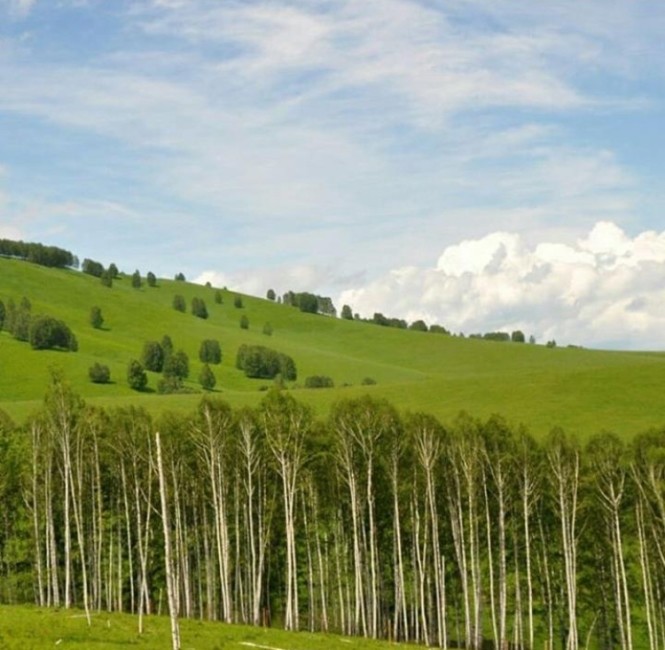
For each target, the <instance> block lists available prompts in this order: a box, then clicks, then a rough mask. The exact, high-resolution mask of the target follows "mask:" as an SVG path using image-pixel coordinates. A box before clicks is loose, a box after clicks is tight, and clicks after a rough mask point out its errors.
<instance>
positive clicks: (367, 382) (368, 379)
mask: <svg viewBox="0 0 665 650" xmlns="http://www.w3.org/2000/svg"><path fill="white" fill-rule="evenodd" d="M360 383H361V384H362V385H363V386H374V385H375V384H376V379H372V378H371V377H365V378H364V379H363V380H362V381H361V382H360Z"/></svg>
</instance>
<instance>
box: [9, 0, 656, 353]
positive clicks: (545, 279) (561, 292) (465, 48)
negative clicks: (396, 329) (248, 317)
mask: <svg viewBox="0 0 665 650" xmlns="http://www.w3.org/2000/svg"><path fill="white" fill-rule="evenodd" d="M663 33H665V8H663V6H662V4H661V3H659V2H656V1H650V2H640V1H639V0H638V1H613V2H608V0H599V1H592V0H590V1H587V2H584V3H580V2H572V1H566V0H562V1H560V2H556V3H525V2H521V1H519V0H513V1H502V0H484V1H482V2H480V1H479V0H460V1H459V2H454V3H443V2H434V1H426V0H421V1H418V0H362V1H359V0H337V1H327V0H306V1H304V0H303V1H293V2H286V1H281V0H266V1H263V2H261V1H252V0H242V1H233V0H223V1H222V0H134V1H132V2H129V1H123V0H49V1H48V2H47V1H46V0H0V236H5V237H14V238H23V239H26V240H36V241H43V242H47V243H52V244H56V245H61V246H64V247H67V248H70V249H71V250H73V251H74V252H76V253H77V254H78V255H80V256H81V257H84V256H87V257H92V258H94V259H98V260H100V261H102V262H104V263H110V262H115V263H116V264H118V266H119V267H120V268H121V269H125V270H127V271H133V270H134V269H135V268H139V269H140V270H142V271H143V272H147V271H148V270H152V271H153V272H155V273H157V274H158V275H166V276H172V275H173V274H174V273H175V272H176V271H182V272H184V273H185V274H186V275H187V277H188V278H189V279H198V280H199V281H205V280H207V279H209V280H211V281H213V282H214V283H216V284H220V285H228V286H230V287H235V288H237V289H239V290H245V291H249V292H250V293H256V294H259V295H263V294H264V293H265V291H266V290H267V289H268V288H269V287H272V288H274V289H275V290H276V291H278V292H279V293H282V292H284V291H286V290H288V289H296V290H303V289H307V290H313V291H317V292H321V293H325V294H327V295H331V296H332V297H333V299H334V300H335V302H336V304H337V305H338V307H341V302H342V301H344V302H350V303H351V304H352V307H353V309H354V310H355V311H358V312H360V313H362V314H364V315H371V314H372V313H373V311H383V312H384V313H387V314H389V315H394V316H401V317H404V318H407V319H415V318H421V317H422V318H425V319H427V320H428V321H429V322H439V323H442V324H444V325H446V326H448V327H450V328H451V329H453V330H455V331H460V330H461V331H465V332H467V333H469V332H472V331H484V330H487V329H493V328H511V327H519V328H522V329H525V330H526V331H527V332H532V333H533V334H534V335H535V336H536V337H537V338H538V339H539V340H545V339H546V338H558V339H560V340H562V341H563V342H573V343H583V344H585V345H602V346H610V347H634V348H640V347H662V346H663V345H665V298H663V295H662V293H663V292H662V291H661V289H660V287H663V286H665V283H663V281H665V270H664V268H665V232H664V231H665V221H664V219H663V205H664V203H665V197H664V190H663V184H662V178H663V176H664V174H663V172H664V171H665V135H664V134H665V128H663V125H664V124H665V120H664V117H665V115H664V111H663V106H664V99H665V96H664V95H665V93H664V88H665V84H664V81H665V41H664V39H663V38H662V34H663ZM543 251H544V252H543ZM553 251H554V252H553ZM645 251H646V252H645ZM553 255H554V257H552V256H553ZM468 256H472V257H473V259H472V260H469V257H468ZM451 259H455V260H458V261H457V262H456V265H455V266H454V268H453V267H451V265H450V263H449V262H450V260H451ZM483 260H485V263H483ZM467 262H468V264H467ZM533 278H538V281H537V282H535V284H534V280H533ZM571 291H572V293H571Z"/></svg>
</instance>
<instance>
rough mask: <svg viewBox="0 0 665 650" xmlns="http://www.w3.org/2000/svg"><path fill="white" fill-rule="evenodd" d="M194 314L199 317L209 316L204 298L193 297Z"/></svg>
mask: <svg viewBox="0 0 665 650" xmlns="http://www.w3.org/2000/svg"><path fill="white" fill-rule="evenodd" d="M192 314H194V316H196V317H197V318H208V308H207V307H206V304H205V302H204V300H203V299H202V298H192Z"/></svg>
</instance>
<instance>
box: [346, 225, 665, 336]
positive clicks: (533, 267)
mask: <svg viewBox="0 0 665 650" xmlns="http://www.w3.org/2000/svg"><path fill="white" fill-rule="evenodd" d="M663 286H665V231H663V232H660V233H658V232H653V231H648V232H643V233H640V234H638V235H637V236H635V237H629V236H628V235H627V234H626V233H625V232H623V230H621V229H620V228H619V227H618V226H616V225H615V224H614V223H611V222H599V223H597V224H596V225H595V226H594V227H593V229H592V230H591V231H590V232H589V233H588V234H587V236H585V237H583V238H580V239H579V240H578V241H577V242H575V243H572V244H567V243H560V242H540V243H538V244H536V245H535V246H527V245H526V244H525V243H524V241H523V240H522V238H521V237H520V236H518V235H515V234H510V233H504V232H498V233H492V234H489V235H487V236H485V237H483V238H480V239H477V240H467V241H463V242H462V243H460V244H456V245H453V246H449V247H447V248H446V249H445V250H444V251H443V252H442V254H441V256H440V257H439V260H438V263H437V265H436V266H434V267H431V268H414V267H411V268H408V269H404V268H402V269H396V270H393V271H391V272H389V273H387V274H386V275H384V276H382V277H380V278H378V279H376V280H374V281H372V282H369V283H366V284H364V285H360V286H356V287H353V288H349V289H347V290H345V291H343V292H342V293H341V295H340V297H339V303H340V305H341V304H350V305H351V306H352V308H353V310H354V311H359V312H360V313H361V314H364V315H366V316H371V315H372V313H374V312H377V311H378V312H382V313H384V314H386V315H390V316H399V317H402V318H406V319H408V320H415V319H417V318H424V319H425V320H427V321H429V322H430V323H434V322H437V323H440V324H443V325H445V326H446V327H448V328H449V329H452V330H453V331H463V332H465V333H466V334H470V333H474V332H485V331H490V330H497V329H500V330H506V331H510V330H512V329H518V328H519V329H522V330H523V331H525V332H526V333H528V334H531V333H533V334H534V335H536V336H537V337H538V338H539V339H540V340H541V341H542V340H544V339H545V338H547V339H549V338H555V339H558V340H559V341H560V342H564V343H576V344H583V345H591V346H612V347H616V346H625V347H632V348H645V347H654V348H662V347H664V346H665V293H664V292H663Z"/></svg>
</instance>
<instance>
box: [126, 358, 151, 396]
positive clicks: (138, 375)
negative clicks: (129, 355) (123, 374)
mask: <svg viewBox="0 0 665 650" xmlns="http://www.w3.org/2000/svg"><path fill="white" fill-rule="evenodd" d="M127 384H128V385H129V387H130V388H131V389H132V390H138V391H141V390H145V388H146V387H147V385H148V375H147V374H146V372H145V370H144V369H143V366H142V365H141V363H140V362H139V361H137V360H136V359H133V360H132V361H130V362H129V366H128V367H127Z"/></svg>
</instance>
